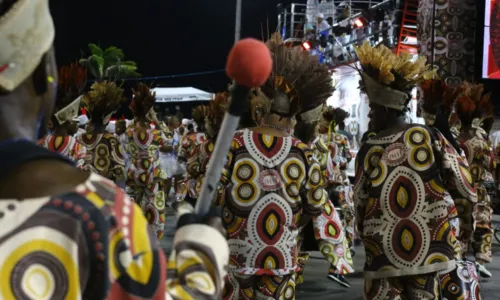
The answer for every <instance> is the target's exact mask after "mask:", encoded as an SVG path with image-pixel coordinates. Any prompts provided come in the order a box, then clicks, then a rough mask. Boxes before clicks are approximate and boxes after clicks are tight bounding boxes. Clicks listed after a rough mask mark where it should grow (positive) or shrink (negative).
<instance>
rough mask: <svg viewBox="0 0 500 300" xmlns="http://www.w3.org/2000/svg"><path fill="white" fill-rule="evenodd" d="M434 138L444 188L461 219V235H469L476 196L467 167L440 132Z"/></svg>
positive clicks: (472, 223) (463, 159) (472, 225)
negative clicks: (435, 138)
mask: <svg viewBox="0 0 500 300" xmlns="http://www.w3.org/2000/svg"><path fill="white" fill-rule="evenodd" d="M436 136H437V140H436V141H434V142H433V144H434V145H433V148H434V152H436V157H440V160H441V168H440V170H441V177H442V179H443V185H444V188H445V190H447V191H448V193H449V194H450V195H451V197H452V198H453V202H454V203H455V207H456V208H457V212H458V216H459V218H460V219H461V222H460V228H461V235H470V234H472V231H473V227H474V219H473V216H472V213H473V210H474V205H475V203H476V202H477V194H476V187H475V185H474V183H473V180H472V176H471V174H470V172H469V165H468V163H467V160H466V159H465V158H464V157H462V156H461V155H460V154H459V153H458V152H457V151H456V149H455V148H454V147H453V145H451V143H450V142H449V141H448V140H446V138H445V137H444V136H443V135H442V134H441V133H440V132H437V133H436Z"/></svg>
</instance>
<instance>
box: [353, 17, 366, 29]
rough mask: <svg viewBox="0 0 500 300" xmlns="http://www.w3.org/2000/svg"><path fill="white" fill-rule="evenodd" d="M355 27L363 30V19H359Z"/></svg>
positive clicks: (355, 22) (355, 21)
mask: <svg viewBox="0 0 500 300" xmlns="http://www.w3.org/2000/svg"><path fill="white" fill-rule="evenodd" d="M354 25H356V28H361V27H363V25H364V24H363V21H361V19H359V18H358V19H356V20H354Z"/></svg>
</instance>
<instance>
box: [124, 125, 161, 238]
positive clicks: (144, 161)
mask: <svg viewBox="0 0 500 300" xmlns="http://www.w3.org/2000/svg"><path fill="white" fill-rule="evenodd" d="M127 137H128V144H127V145H126V152H127V155H129V157H130V167H129V169H128V176H127V178H128V179H127V194H128V195H129V196H130V197H131V198H132V199H133V200H134V201H135V202H136V203H137V204H139V205H140V206H141V208H142V210H143V212H144V214H145V215H146V218H147V219H148V222H149V224H151V226H152V227H153V229H154V231H155V232H156V233H157V236H158V239H161V238H162V237H163V231H164V226H165V193H164V191H163V186H164V184H163V182H164V180H166V179H167V176H166V174H165V172H164V171H163V169H162V168H161V165H160V148H161V147H163V146H164V145H165V144H166V142H167V139H166V138H165V136H164V135H163V134H162V133H161V132H160V131H159V130H156V129H147V130H145V131H144V132H140V133H138V132H136V131H135V130H134V129H129V130H127Z"/></svg>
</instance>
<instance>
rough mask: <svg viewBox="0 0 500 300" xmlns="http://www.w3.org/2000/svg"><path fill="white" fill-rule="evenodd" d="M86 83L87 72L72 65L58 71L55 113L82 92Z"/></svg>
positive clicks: (76, 65) (74, 64)
mask: <svg viewBox="0 0 500 300" xmlns="http://www.w3.org/2000/svg"><path fill="white" fill-rule="evenodd" d="M86 83H87V70H86V69H84V68H82V67H80V66H79V65H78V64H76V63H73V64H70V65H69V66H62V67H61V68H60V69H59V82H58V84H57V98H56V105H55V106H56V111H57V110H60V109H62V108H64V107H66V106H67V105H69V104H70V103H71V102H73V101H74V100H75V99H76V98H78V97H79V96H80V95H81V94H82V93H83V91H84V89H85V85H86Z"/></svg>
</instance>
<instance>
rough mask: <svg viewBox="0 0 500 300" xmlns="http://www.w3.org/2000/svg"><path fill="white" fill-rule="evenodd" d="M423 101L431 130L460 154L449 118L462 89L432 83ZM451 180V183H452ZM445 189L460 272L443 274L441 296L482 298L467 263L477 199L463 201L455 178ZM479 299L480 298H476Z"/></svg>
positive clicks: (445, 181) (425, 88)
mask: <svg viewBox="0 0 500 300" xmlns="http://www.w3.org/2000/svg"><path fill="white" fill-rule="evenodd" d="M420 88H421V91H422V94H423V97H422V99H421V101H420V107H421V109H422V116H423V118H424V120H425V123H426V125H427V126H429V127H430V128H431V129H432V130H434V131H435V132H440V133H441V134H442V135H443V136H444V137H445V138H446V139H447V140H448V141H449V142H450V144H451V145H452V146H453V147H454V148H455V150H457V153H459V151H460V152H461V150H460V147H459V145H458V143H457V142H456V140H455V138H454V137H453V134H452V133H451V131H450V125H449V121H448V120H449V118H450V114H451V111H452V110H453V105H454V102H455V100H456V99H457V97H458V95H460V94H461V93H462V88H461V87H459V88H456V89H453V88H450V87H448V86H446V84H445V83H444V82H443V81H441V80H436V79H429V80H426V81H424V82H422V83H421V84H420ZM457 160H461V165H463V166H468V163H467V160H466V158H465V157H457ZM450 179H451V180H450ZM443 186H444V187H445V189H446V190H448V192H449V194H450V196H451V198H452V199H447V200H448V201H449V202H448V203H447V204H448V219H449V222H450V225H451V226H452V229H453V234H454V235H455V237H456V238H457V240H458V243H457V244H456V247H455V259H456V260H457V268H456V269H455V270H453V271H451V272H442V273H440V274H439V277H440V284H441V293H442V296H443V297H444V298H446V299H460V298H463V299H468V298H469V297H470V296H469V295H479V294H480V293H479V284H478V278H477V272H476V270H475V265H474V263H472V262H469V261H466V260H465V261H464V260H463V259H464V258H466V257H467V250H468V245H469V242H470V240H471V237H472V234H473V232H474V218H473V213H472V212H473V210H474V207H475V205H476V202H477V196H476V197H474V199H466V198H463V196H462V194H461V193H460V192H459V190H457V188H456V186H455V182H453V178H448V177H446V176H443ZM476 299H478V298H476Z"/></svg>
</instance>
